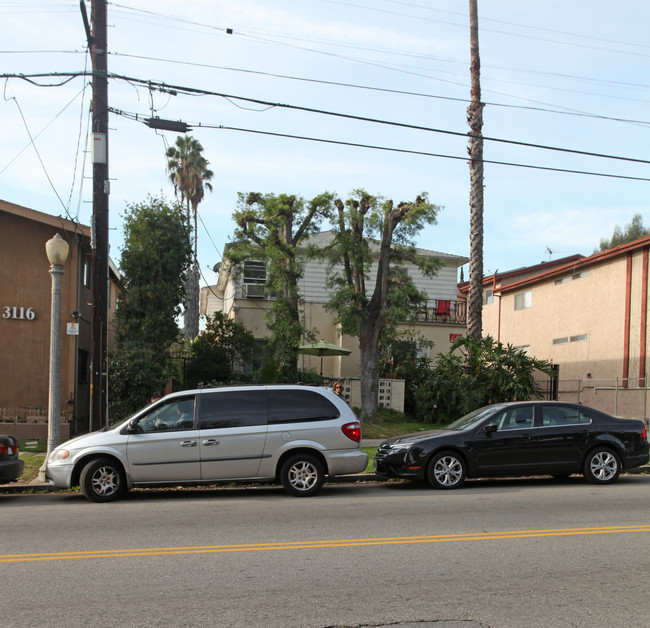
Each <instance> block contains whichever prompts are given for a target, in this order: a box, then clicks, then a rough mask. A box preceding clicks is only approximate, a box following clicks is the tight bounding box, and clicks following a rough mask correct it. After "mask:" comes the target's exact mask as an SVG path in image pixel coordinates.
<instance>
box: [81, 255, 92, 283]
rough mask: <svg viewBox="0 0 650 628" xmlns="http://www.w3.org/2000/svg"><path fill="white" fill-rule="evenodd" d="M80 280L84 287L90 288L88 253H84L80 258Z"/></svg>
mask: <svg viewBox="0 0 650 628" xmlns="http://www.w3.org/2000/svg"><path fill="white" fill-rule="evenodd" d="M81 264H82V267H81V273H82V277H81V279H82V281H83V284H84V286H86V288H90V255H84V256H83V259H82V260H81Z"/></svg>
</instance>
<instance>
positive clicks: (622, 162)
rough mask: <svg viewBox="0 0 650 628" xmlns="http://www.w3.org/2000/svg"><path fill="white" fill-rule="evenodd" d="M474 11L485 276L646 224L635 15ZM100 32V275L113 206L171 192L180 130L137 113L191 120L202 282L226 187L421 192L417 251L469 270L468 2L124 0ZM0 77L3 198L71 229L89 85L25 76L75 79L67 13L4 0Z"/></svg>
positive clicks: (585, 10) (115, 234)
mask: <svg viewBox="0 0 650 628" xmlns="http://www.w3.org/2000/svg"><path fill="white" fill-rule="evenodd" d="M86 6H87V10H88V14H89V15H90V2H89V1H88V2H86ZM478 11H479V46H480V58H481V90H482V101H483V102H484V103H485V109H484V126H483V135H484V137H485V138H486V139H485V146H484V158H485V160H486V163H485V171H484V186H485V189H484V195H485V208H484V227H485V231H484V272H485V274H486V275H487V274H492V273H494V272H496V271H497V270H498V271H500V272H503V271H506V270H512V269H515V268H519V267H522V266H528V265H533V264H537V263H539V262H542V261H548V260H550V259H558V258H561V257H565V256H568V255H573V254H576V253H581V254H583V255H590V254H592V253H593V252H594V250H595V249H596V248H597V247H598V246H599V243H600V240H601V238H610V237H611V235H612V232H613V230H614V228H615V226H617V225H620V226H625V225H627V224H628V223H629V222H630V221H631V219H632V217H633V216H634V215H635V214H641V215H642V217H643V219H644V224H645V226H650V212H649V194H648V192H649V191H650V168H649V165H650V154H649V153H648V150H647V146H648V139H649V137H650V108H649V106H648V104H649V102H650V78H649V76H650V72H649V71H648V69H649V66H650V44H649V43H648V36H647V28H648V24H650V3H648V2H647V0H621V1H619V2H617V3H611V2H604V1H601V0H572V1H571V2H566V0H544V1H543V2H542V1H539V0H538V1H536V2H521V0H478ZM108 24H109V29H108V50H109V59H108V69H109V72H110V73H113V74H115V75H117V76H116V77H114V78H111V79H110V81H109V87H108V89H109V106H110V107H111V110H112V113H111V115H110V122H109V140H108V144H109V177H110V179H111V187H110V200H109V225H110V246H111V251H110V254H111V257H112V258H113V259H114V260H115V261H116V263H118V264H119V259H120V252H121V248H122V244H123V231H122V215H123V212H124V209H125V207H126V206H127V205H128V204H131V203H139V202H143V201H145V200H146V199H147V196H148V195H152V196H160V195H164V196H166V197H167V198H168V199H170V200H171V199H173V197H174V189H173V186H172V184H171V182H170V181H169V177H168V175H167V172H166V158H165V151H166V148H167V147H168V146H170V145H173V143H174V142H175V140H176V137H177V134H176V133H173V132H161V131H155V130H153V129H150V128H148V127H147V126H145V125H144V124H143V123H142V120H143V119H144V118H149V117H152V116H158V117H161V118H164V119H169V120H182V121H184V122H187V123H188V124H190V125H191V126H192V131H191V133H192V135H193V137H195V138H196V139H198V140H199V141H200V142H201V144H202V145H203V147H204V156H205V157H206V159H207V160H208V161H209V163H210V168H211V169H212V171H213V172H214V177H213V179H212V185H213V191H212V192H206V195H205V199H204V201H203V202H202V203H201V205H200V206H199V221H200V222H199V233H198V238H199V251H198V255H199V263H200V266H201V270H202V274H203V279H202V285H205V284H206V283H209V284H213V283H215V282H216V277H217V276H216V274H215V273H214V272H213V270H212V268H213V267H214V265H215V264H216V263H218V262H220V261H221V256H222V254H223V250H224V245H225V244H226V242H228V241H229V240H230V239H232V236H233V233H234V224H233V222H232V220H231V214H232V211H233V209H235V208H236V206H237V199H238V193H240V192H241V193H247V192H253V191H254V192H260V193H263V194H266V193H274V194H281V193H287V194H295V195H298V196H302V197H304V198H305V199H310V198H313V197H314V196H316V195H318V194H320V193H321V192H324V191H330V192H334V193H336V194H338V195H339V196H341V197H342V198H347V195H348V194H349V193H350V192H351V191H352V190H354V189H357V188H363V189H365V190H366V191H368V192H369V193H371V194H375V195H380V196H383V197H385V198H387V199H392V200H393V201H394V202H395V203H399V202H400V201H410V200H414V199H415V197H416V196H417V195H418V194H420V193H422V192H427V193H428V195H429V199H430V200H431V201H432V202H434V203H436V204H437V205H439V206H441V208H442V209H441V210H440V213H439V217H438V222H437V224H435V225H431V226H428V227H426V228H425V229H424V230H423V231H422V232H421V233H420V235H419V237H418V238H417V242H416V243H417V245H418V246H419V247H421V248H426V249H430V250H434V251H440V252H443V253H449V254H453V255H461V256H464V257H469V165H468V163H467V137H466V134H467V132H468V130H469V129H468V126H467V120H466V110H467V106H468V105H469V99H470V87H469V86H470V72H469V54H470V40H469V0H463V1H461V0H456V1H455V2H449V0H446V1H443V0H410V1H407V0H403V1H402V0H350V1H344V0H237V1H236V2H233V1H232V0H191V1H187V2H178V1H168V0H123V2H109V3H108ZM0 68H1V69H0V75H1V76H2V91H3V93H2V96H3V97H2V99H0V198H2V199H3V200H6V201H9V202H12V203H16V204H19V205H23V206H26V207H29V208H32V209H35V210H38V211H42V212H45V213H48V214H51V215H55V216H58V215H61V216H64V217H68V218H72V219H74V220H78V221H80V222H81V223H83V224H86V225H89V224H90V223H91V217H92V178H91V177H92V164H91V163H90V153H89V146H90V141H89V106H90V101H91V97H92V89H91V83H90V78H89V77H83V76H77V77H74V78H72V79H71V80H69V81H67V82H65V84H63V85H61V83H63V81H64V80H67V78H66V79H62V78H61V77H55V76H41V77H38V78H36V77H31V76H30V75H34V74H45V75H48V74H53V73H61V72H67V73H80V72H83V71H84V70H86V71H88V70H90V68H91V64H90V58H89V55H88V51H87V43H86V36H85V31H84V28H83V22H82V18H81V11H80V7H79V2H78V1H77V0H39V1H32V0H0ZM7 75H25V76H26V77H28V78H29V81H27V80H24V79H21V78H16V77H15V76H13V77H11V78H7ZM118 77H122V78H118ZM149 81H152V82H154V83H156V84H159V83H165V84H166V85H167V86H169V87H170V90H167V91H161V90H159V89H149V88H148V86H147V84H148V82H149ZM183 88H189V89H190V90H200V91H206V92H210V94H205V95H199V94H196V93H193V94H191V95H188V94H187V93H186V92H185V93H184V89H183ZM171 91H173V92H175V94H172V93H170V92H171ZM279 105H289V107H280V106H279ZM304 109H315V110H319V111H320V112H321V113H316V112H311V111H305V110H304ZM334 114H336V115H334ZM339 114H343V115H339ZM346 116H347V117H346ZM371 119H372V120H374V121H372V120H371ZM381 122H383V123H381ZM387 123H390V124H387ZM400 125H401V126H400ZM404 125H410V127H409V128H406V127H405V126H404ZM413 127H417V128H413ZM289 136H294V137H289ZM298 137H299V138H309V139H298ZM488 138H489V139H488ZM317 140H319V141H317ZM323 140H325V141H323ZM361 145H363V146H361ZM531 145H535V146H531ZM370 147H374V148H370ZM585 153H589V154H585ZM614 157H616V159H615V158H614ZM634 160H638V161H634ZM496 162H500V163H496ZM606 175H607V176H606ZM323 228H324V229H325V228H327V225H324V226H323ZM465 278H466V279H467V278H468V273H467V268H465Z"/></svg>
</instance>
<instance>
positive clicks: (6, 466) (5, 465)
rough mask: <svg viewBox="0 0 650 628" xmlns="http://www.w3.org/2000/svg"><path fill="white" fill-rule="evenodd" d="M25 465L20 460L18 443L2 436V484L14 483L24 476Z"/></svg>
mask: <svg viewBox="0 0 650 628" xmlns="http://www.w3.org/2000/svg"><path fill="white" fill-rule="evenodd" d="M24 466H25V463H24V462H23V461H22V460H19V459H18V441H17V440H16V439H15V438H14V437H13V436H7V435H5V434H0V484H6V483H7V482H13V481H14V480H16V479H18V478H19V477H20V476H21V475H22V474H23V467H24Z"/></svg>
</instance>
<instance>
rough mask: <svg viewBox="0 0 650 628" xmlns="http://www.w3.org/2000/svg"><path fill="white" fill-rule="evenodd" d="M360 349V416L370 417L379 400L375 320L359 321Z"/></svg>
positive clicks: (377, 347) (377, 345) (377, 344)
mask: <svg viewBox="0 0 650 628" xmlns="http://www.w3.org/2000/svg"><path fill="white" fill-rule="evenodd" d="M359 348H360V350H361V417H362V418H363V419H370V417H372V416H373V415H374V414H375V413H376V412H377V408H378V400H379V342H378V337H377V333H376V322H375V321H373V320H369V319H364V320H362V321H361V329H360V334H359Z"/></svg>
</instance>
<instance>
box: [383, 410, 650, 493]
mask: <svg viewBox="0 0 650 628" xmlns="http://www.w3.org/2000/svg"><path fill="white" fill-rule="evenodd" d="M649 452H650V446H649V445H648V435H647V430H646V426H645V424H644V422H643V421H640V420H637V419H619V418H615V417H612V416H610V415H608V414H605V413H603V412H600V411H598V410H595V409H593V408H589V407H587V406H583V405H581V404H577V403H565V402H559V401H525V402H523V401H522V402H509V403H501V404H495V405H491V406H485V407H483V408H479V409H478V410H475V411H474V412H471V413H469V414H467V415H465V416H464V417H462V418H460V419H458V420H457V421H454V422H453V423H451V424H450V425H448V426H447V427H446V428H444V429H440V430H431V431H428V432H419V433H417V434H407V435H405V436H398V437H395V438H391V439H389V440H387V441H384V442H383V443H382V444H381V445H380V446H379V448H378V449H377V453H376V455H375V459H374V466H375V471H376V473H377V474H378V475H379V476H383V477H387V478H407V479H412V480H418V481H423V480H426V481H428V482H429V484H431V485H432V486H433V487H434V488H442V489H452V488H458V487H459V486H461V485H462V484H463V482H464V481H465V479H466V478H479V477H499V476H523V475H553V476H555V477H558V478H559V477H567V476H569V475H571V474H574V473H581V474H583V475H584V477H585V478H586V479H587V480H588V481H589V482H592V483H594V484H610V483H612V482H614V481H615V480H616V479H617V478H618V476H619V474H620V473H621V471H623V470H626V469H631V468H635V467H639V466H641V465H644V464H646V463H647V462H648V459H649V457H650V453H649Z"/></svg>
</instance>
